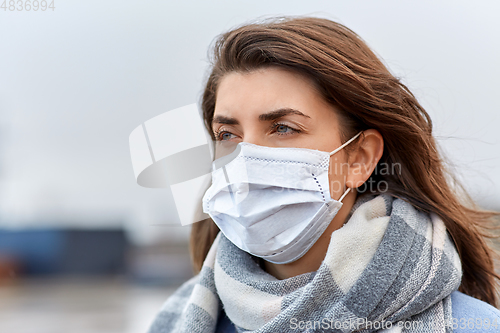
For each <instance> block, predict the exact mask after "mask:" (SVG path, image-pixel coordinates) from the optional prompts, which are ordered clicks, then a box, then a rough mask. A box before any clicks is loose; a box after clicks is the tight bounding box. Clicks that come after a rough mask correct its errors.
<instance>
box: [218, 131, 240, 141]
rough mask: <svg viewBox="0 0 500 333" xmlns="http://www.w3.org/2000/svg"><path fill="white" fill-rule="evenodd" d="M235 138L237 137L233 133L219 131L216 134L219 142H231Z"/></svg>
mask: <svg viewBox="0 0 500 333" xmlns="http://www.w3.org/2000/svg"><path fill="white" fill-rule="evenodd" d="M234 137H235V135H234V134H233V133H231V132H227V131H218V132H216V133H215V139H216V140H217V141H227V140H231V139H232V138H234Z"/></svg>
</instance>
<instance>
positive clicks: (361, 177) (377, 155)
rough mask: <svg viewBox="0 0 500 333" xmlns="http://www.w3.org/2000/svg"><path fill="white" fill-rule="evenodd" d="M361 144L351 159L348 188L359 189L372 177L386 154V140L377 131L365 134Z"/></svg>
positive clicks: (368, 131) (365, 132) (371, 130)
mask: <svg viewBox="0 0 500 333" xmlns="http://www.w3.org/2000/svg"><path fill="white" fill-rule="evenodd" d="M360 140H361V142H360V143H359V144H358V147H357V149H356V150H355V152H353V153H352V154H351V155H350V157H349V160H350V161H349V170H348V173H347V181H346V186H347V187H351V188H357V187H359V186H361V185H363V184H364V183H365V182H366V181H367V180H368V178H369V177H370V176H371V174H372V172H373V170H375V167H376V166H377V163H378V162H379V161H380V159H381V158H382V154H383V153H384V139H383V137H382V135H381V134H380V132H379V131H377V130H376V129H368V130H365V131H364V132H363V135H362V136H361V138H360Z"/></svg>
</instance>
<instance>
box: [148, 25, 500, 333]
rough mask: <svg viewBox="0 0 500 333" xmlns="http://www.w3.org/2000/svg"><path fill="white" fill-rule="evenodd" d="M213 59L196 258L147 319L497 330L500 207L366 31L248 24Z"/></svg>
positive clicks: (165, 327)
mask: <svg viewBox="0 0 500 333" xmlns="http://www.w3.org/2000/svg"><path fill="white" fill-rule="evenodd" d="M213 60H214V62H213V68H212V72H211V74H210V76H209V78H208V82H207V84H206V88H205V91H204V94H203V100H202V109H203V114H204V118H205V122H206V125H207V128H208V130H209V131H210V133H211V134H212V137H213V139H214V140H216V141H217V147H218V148H217V151H218V152H222V153H220V154H219V156H218V157H219V158H218V159H217V160H216V161H215V162H214V171H213V173H212V185H211V186H210V188H209V189H208V190H207V192H206V193H205V196H204V197H203V209H204V211H205V212H207V213H208V214H210V216H211V219H208V220H205V221H202V222H198V223H196V224H194V225H193V229H192V237H191V250H192V257H193V263H194V265H195V267H196V269H197V271H198V272H199V273H198V274H197V275H196V276H195V277H194V278H193V279H191V280H190V281H188V282H186V283H185V284H184V285H183V286H182V287H181V288H180V289H179V290H178V291H177V292H176V293H175V294H174V295H173V296H172V297H171V298H170V299H169V300H168V301H167V302H166V304H165V305H164V307H163V308H162V310H161V311H160V313H159V314H158V316H157V318H156V320H155V321H154V323H153V325H152V327H151V329H150V332H151V333H156V332H236V331H238V332H246V331H256V332H306V331H307V332H358V331H369V332H371V331H378V330H384V329H385V330H387V331H391V332H392V331H393V332H403V331H404V332H473V331H474V332H476V331H485V332H497V331H500V312H499V311H498V310H496V309H495V308H494V306H496V303H497V290H496V283H497V279H498V275H497V274H496V273H495V271H494V267H493V258H492V255H493V253H492V250H490V249H489V248H488V246H487V245H486V243H485V241H484V235H485V231H484V230H485V228H487V227H488V224H489V223H490V222H491V221H492V219H493V218H494V217H495V215H496V213H494V212H487V211H482V210H480V209H478V208H477V207H476V206H475V205H474V204H473V203H472V202H471V200H470V199H469V198H468V197H467V196H466V195H465V193H463V192H459V191H458V190H459V188H460V187H458V186H457V184H456V182H455V181H454V180H453V177H452V176H451V175H450V174H449V173H447V170H446V165H445V164H444V162H443V159H442V158H441V156H440V155H439V153H438V150H437V146H436V142H435V140H434V138H433V136H432V122H431V119H430V118H429V115H428V114H427V113H426V111H425V110H424V109H423V108H422V107H421V105H420V104H419V103H418V102H417V100H416V99H415V97H414V96H413V95H412V94H411V92H410V91H409V90H408V88H407V87H405V86H404V85H403V84H402V83H401V82H400V81H399V80H398V79H396V78H395V77H394V76H393V75H392V74H391V73H390V72H389V71H388V69H387V68H386V67H385V66H384V65H383V63H382V62H381V61H380V60H379V59H378V58H377V57H376V56H375V55H374V53H373V52H372V51H371V50H370V49H369V48H368V47H367V45H366V44H365V43H364V42H363V41H362V40H361V39H360V38H359V37H358V36H357V35H356V34H355V33H354V32H352V31H351V30H349V29H348V28H346V27H344V26H342V25H341V24H338V23H335V22H332V21H329V20H326V19H319V18H284V19H283V18H282V19H275V20H271V21H266V22H264V23H259V24H249V25H245V26H243V27H241V28H238V29H235V30H233V31H230V32H228V33H226V34H224V35H222V36H221V37H220V38H219V39H218V40H217V43H216V44H215V49H214V59H213ZM219 230H220V231H221V232H219ZM488 303H489V304H488Z"/></svg>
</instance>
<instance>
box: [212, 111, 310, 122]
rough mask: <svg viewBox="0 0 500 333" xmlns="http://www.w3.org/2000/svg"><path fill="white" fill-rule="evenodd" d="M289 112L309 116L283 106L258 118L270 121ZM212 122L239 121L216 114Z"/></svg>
mask: <svg viewBox="0 0 500 333" xmlns="http://www.w3.org/2000/svg"><path fill="white" fill-rule="evenodd" d="M289 114H296V115H299V116H303V117H306V118H311V117H309V116H308V115H306V114H303V113H302V112H300V111H299V110H295V109H292V108H283V109H278V110H274V111H270V112H268V113H263V114H261V115H259V120H260V121H271V120H276V119H279V118H282V117H284V116H287V115H289ZM212 123H217V124H226V125H238V124H239V122H238V120H237V119H236V118H231V117H226V116H216V117H214V119H213V120H212Z"/></svg>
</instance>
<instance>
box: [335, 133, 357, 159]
mask: <svg viewBox="0 0 500 333" xmlns="http://www.w3.org/2000/svg"><path fill="white" fill-rule="evenodd" d="M361 133H363V131H361V132H359V133H358V134H356V135H355V136H353V137H352V138H351V139H349V140H348V141H347V142H346V143H344V144H343V145H342V146H340V147H338V148H337V149H335V150H334V151H332V152H331V153H330V156H332V155H333V154H335V153H336V152H338V151H339V150H341V149H342V148H344V147H345V146H347V145H348V144H350V143H351V142H353V141H354V140H356V138H357V137H358V136H360V135H361Z"/></svg>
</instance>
